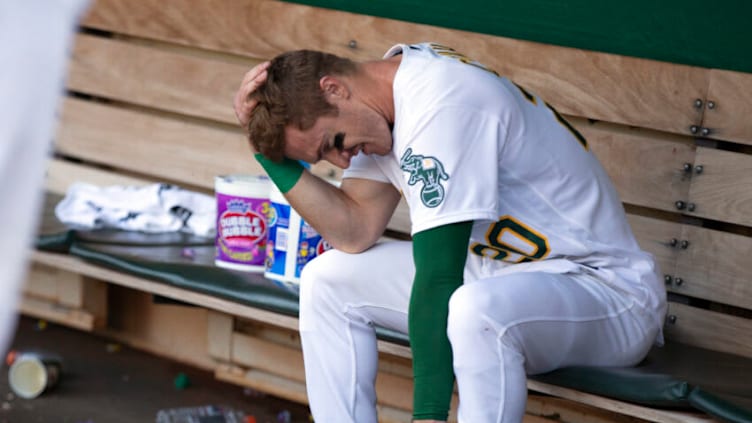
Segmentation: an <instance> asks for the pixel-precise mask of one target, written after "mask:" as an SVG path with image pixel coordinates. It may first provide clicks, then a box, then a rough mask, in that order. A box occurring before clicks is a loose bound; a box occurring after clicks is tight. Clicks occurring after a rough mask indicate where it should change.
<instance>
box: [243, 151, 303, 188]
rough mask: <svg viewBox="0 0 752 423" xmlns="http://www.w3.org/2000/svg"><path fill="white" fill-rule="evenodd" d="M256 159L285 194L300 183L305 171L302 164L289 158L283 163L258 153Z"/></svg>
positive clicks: (283, 160) (284, 159)
mask: <svg viewBox="0 0 752 423" xmlns="http://www.w3.org/2000/svg"><path fill="white" fill-rule="evenodd" d="M254 157H256V160H257V161H258V162H259V164H261V167H263V168H264V170H265V171H266V173H267V175H269V178H271V180H272V182H274V185H276V186H277V188H279V190H280V191H281V192H282V193H283V194H285V193H286V192H288V191H290V190H291V189H292V187H294V186H295V184H297V183H298V181H299V180H300V177H301V176H302V175H303V170H304V169H305V168H304V167H303V165H302V164H300V162H298V161H295V160H292V159H288V158H287V157H285V158H283V159H282V161H281V162H275V161H273V160H271V159H269V158H266V157H264V155H263V154H261V153H256V154H255V155H254Z"/></svg>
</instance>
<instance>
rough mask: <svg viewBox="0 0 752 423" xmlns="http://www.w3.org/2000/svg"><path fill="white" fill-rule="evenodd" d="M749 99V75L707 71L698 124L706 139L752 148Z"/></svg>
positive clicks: (751, 76) (751, 83)
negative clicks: (704, 99) (708, 78)
mask: <svg viewBox="0 0 752 423" xmlns="http://www.w3.org/2000/svg"><path fill="white" fill-rule="evenodd" d="M751 96H752V74H748V73H741V72H731V71H723V70H718V69H713V70H711V71H710V87H709V88H708V98H707V101H706V102H705V115H704V117H703V122H702V126H703V127H706V128H708V129H709V130H710V135H709V137H710V138H715V139H719V140H726V141H735V142H739V143H743V144H748V145H752V119H749V116H752V101H750V97H751ZM711 102H712V107H711Z"/></svg>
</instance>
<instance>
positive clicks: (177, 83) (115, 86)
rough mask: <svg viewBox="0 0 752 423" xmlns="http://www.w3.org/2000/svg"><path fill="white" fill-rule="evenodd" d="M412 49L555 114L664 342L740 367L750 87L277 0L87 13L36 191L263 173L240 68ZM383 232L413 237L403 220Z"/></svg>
mask: <svg viewBox="0 0 752 423" xmlns="http://www.w3.org/2000/svg"><path fill="white" fill-rule="evenodd" d="M420 41H435V42H440V43H442V44H446V45H450V46H453V47H454V48H456V49H457V50H458V51H461V52H463V53H464V54H466V55H467V56H470V57H473V58H475V59H477V60H479V61H481V62H484V63H486V64H487V65H488V66H490V67H492V68H494V69H495V70H497V71H498V72H500V73H502V74H504V75H507V76H509V77H510V78H511V79H513V80H514V81H515V82H517V83H519V84H521V85H523V86H525V87H526V88H527V89H529V90H531V91H534V92H536V93H537V94H539V95H541V96H543V97H544V98H546V99H547V100H548V101H549V102H550V103H551V104H552V105H554V106H555V107H556V108H557V109H558V110H559V111H560V112H562V113H563V114H565V115H566V116H567V118H568V119H570V121H571V122H572V123H573V124H574V125H575V126H576V127H577V128H578V129H579V130H580V131H581V132H582V133H583V134H584V135H585V136H586V137H587V138H588V141H589V144H590V145H591V147H592V150H593V152H594V153H595V154H596V155H597V156H598V157H599V158H600V159H601V161H602V162H603V164H604V167H605V168H606V170H607V171H608V173H609V175H610V176H611V177H612V179H613V180H614V183H615V185H616V187H617V189H618V191H619V193H620V195H621V198H622V200H623V202H624V204H625V208H626V209H627V211H628V215H629V219H630V222H631V224H632V226H633V229H634V231H635V234H636V235H637V237H638V240H639V242H640V244H641V245H642V246H643V247H644V248H645V249H647V250H648V251H650V252H652V253H653V254H654V255H655V256H656V257H657V258H658V261H659V263H660V265H661V268H662V270H663V273H664V274H665V275H666V280H667V289H668V290H669V291H670V292H671V293H672V294H675V295H676V302H672V306H671V310H670V313H671V314H672V316H673V318H672V319H671V323H670V324H669V326H668V328H669V331H668V335H669V337H673V338H674V339H679V340H681V341H684V342H688V343H692V344H696V345H700V346H706V347H711V348H713V349H720V350H723V351H727V352H732V353H737V354H743V355H747V356H752V350H750V348H749V345H752V330H751V329H750V328H751V327H752V326H751V325H750V322H751V321H752V320H750V317H752V313H750V311H749V309H750V308H752V281H750V278H749V276H748V275H749V274H752V262H751V261H750V260H749V259H748V256H749V252H750V251H752V190H750V188H749V187H750V186H752V184H751V183H752V123H750V119H748V116H749V115H750V114H751V113H752V109H751V108H752V106H751V104H752V103H750V102H749V100H748V99H749V98H750V97H751V96H752V75H750V74H744V73H739V72H729V71H719V70H715V69H704V68H696V67H690V66H684V65H676V64H670V63H662V62H656V61H650V60H644V59H638V58H630V57H621V56H616V55H611V54H604V53H597V52H589V51H582V50H576V49H570V48H563V47H556V46H550V45H542V44H537V43H532V42H525V41H519V40H512V39H506V38H501V37H493V36H488V35H481V34H472V33H467V32H463V31H457V30H449V29H445V28H437V27H431V26H427V25H417V24H411V23H407V22H399V21H394V20H389V19H381V18H374V17H369V16H362V15H354V14H350V13H345V12H338V11H332V10H324V9H317V8H313V7H308V6H301V5H296V4H290V3H283V2H278V1H272V0H233V1H230V0H201V1H197V0H173V1H170V2H162V1H158V0H141V1H138V2H132V1H126V0H97V1H96V2H95V3H94V4H93V6H92V8H91V10H90V12H89V14H88V16H87V17H86V18H85V20H84V22H83V27H82V30H81V32H80V34H79V35H78V36H77V39H76V45H75V49H74V51H73V55H72V61H71V64H70V77H69V80H68V89H69V95H68V97H67V99H66V100H65V103H64V105H63V106H64V107H63V112H62V116H61V117H62V121H61V125H60V131H59V133H58V136H57V139H56V142H57V143H56V158H55V159H54V160H53V161H52V162H51V165H50V168H49V172H48V186H49V188H50V189H52V190H53V191H56V192H61V193H62V192H64V190H65V188H66V187H67V186H68V185H69V184H70V183H72V182H74V181H77V180H86V181H89V182H93V183H97V184H101V185H108V184H114V183H124V184H131V183H146V182H149V181H167V182H172V183H177V184H180V185H182V186H185V187H187V188H192V189H197V190H200V191H204V192H212V190H213V178H214V176H215V175H220V174H229V173H261V172H262V171H261V169H260V168H259V166H258V165H257V164H256V162H255V161H254V160H253V159H252V158H251V152H250V149H249V147H248V145H247V142H246V140H245V138H244V135H243V134H242V132H241V131H240V130H239V129H238V128H237V127H236V124H235V117H234V114H233V112H232V108H231V103H232V98H233V95H234V92H235V89H236V87H237V85H238V84H239V82H240V79H241V78H242V76H243V74H244V73H245V71H246V70H247V69H248V68H250V67H251V66H253V65H255V64H256V63H259V62H260V61H262V60H266V59H269V58H271V57H273V56H275V55H277V54H279V53H281V52H283V51H286V50H293V49H301V48H312V49H320V50H326V51H329V52H333V53H336V54H340V55H344V56H348V57H351V58H353V59H357V60H369V59H375V58H379V57H380V56H381V55H382V54H383V52H385V51H386V50H387V49H388V48H389V47H390V46H391V45H393V44H395V43H398V42H420ZM314 171H315V172H316V173H317V174H319V175H321V176H326V177H333V178H338V177H339V176H340V175H341V172H340V171H339V170H337V169H333V168H332V167H331V166H327V165H326V164H321V165H317V166H315V167H314ZM389 228H390V229H391V230H393V231H397V232H402V233H405V232H409V222H408V219H407V214H406V211H405V209H404V206H402V207H401V208H400V209H399V210H398V212H397V213H396V214H395V217H394V218H393V219H392V222H391V223H390V226H389ZM207 326H208V327H214V326H216V325H212V322H211V321H210V322H209V323H208V324H207ZM136 329H138V331H139V332H144V333H146V335H144V336H145V337H146V338H145V339H144V342H148V339H147V338H149V337H151V336H152V335H151V332H149V331H148V330H146V329H144V328H142V327H139V328H136ZM225 332H227V335H231V334H232V333H233V332H232V331H231V330H230V331H229V332H228V331H225ZM209 336H210V337H211V335H209ZM236 347H239V346H238V345H236ZM223 348H224V347H223ZM231 351H232V349H230V347H229V346H228V347H227V348H224V349H223V350H221V351H219V352H218V351H214V354H215V355H216V354H222V355H226V354H230V353H231ZM203 360H204V359H203V358H202V363H203V362H204V361H203ZM223 374H225V375H226V376H227V377H228V378H229V377H231V375H232V372H229V373H228V372H225V373H223Z"/></svg>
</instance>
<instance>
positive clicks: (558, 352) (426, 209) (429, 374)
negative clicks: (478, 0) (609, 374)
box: [235, 43, 666, 423]
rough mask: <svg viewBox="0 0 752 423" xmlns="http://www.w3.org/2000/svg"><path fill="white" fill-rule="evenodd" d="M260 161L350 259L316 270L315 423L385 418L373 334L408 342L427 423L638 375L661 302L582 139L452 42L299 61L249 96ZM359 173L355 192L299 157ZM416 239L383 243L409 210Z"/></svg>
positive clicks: (305, 312)
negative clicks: (587, 369)
mask: <svg viewBox="0 0 752 423" xmlns="http://www.w3.org/2000/svg"><path fill="white" fill-rule="evenodd" d="M235 109H236V114H237V115H238V119H239V121H240V122H241V125H243V126H244V127H246V128H247V129H248V130H249V136H250V140H251V142H252V144H253V147H254V148H255V150H256V151H257V152H259V153H257V154H256V157H257V159H258V160H259V161H260V162H261V164H262V165H263V166H264V168H265V169H266V170H267V172H268V173H269V175H270V177H271V178H272V180H273V181H274V182H275V183H276V184H277V185H278V187H279V188H280V190H281V191H282V192H283V193H284V194H285V196H286V198H287V199H288V201H289V202H290V204H291V205H292V206H293V207H294V208H295V209H296V210H297V211H298V212H299V213H300V214H301V215H302V216H303V217H304V218H305V219H306V221H308V222H309V223H311V225H312V226H313V227H315V228H316V229H317V230H318V231H319V232H320V233H321V234H322V236H323V237H324V238H326V240H327V241H328V242H329V243H330V244H331V245H332V246H333V247H334V248H335V250H331V251H329V252H327V253H326V254H323V255H322V256H320V257H319V258H317V259H315V260H313V261H312V262H311V263H309V264H308V265H307V267H306V268H305V269H304V271H303V275H302V279H301V293H300V333H301V337H302V343H303V354H304V360H305V369H306V384H307V391H308V398H309V401H310V405H311V410H312V413H313V416H314V418H315V419H316V421H318V422H327V423H328V422H357V423H369V422H376V421H377V415H376V407H375V404H376V397H375V389H374V381H375V377H376V372H377V349H376V337H375V334H374V325H379V326H383V327H387V328H390V329H393V330H397V331H400V332H402V333H407V334H409V339H410V344H411V348H412V353H413V373H414V410H413V418H414V421H416V422H439V421H445V420H446V418H447V415H448V410H449V404H450V399H451V395H452V389H453V384H454V381H455V377H456V382H457V387H458V392H459V399H460V403H459V404H460V405H459V410H458V418H459V421H460V422H464V423H482V422H520V421H521V420H522V417H523V414H524V410H525V400H526V397H527V389H526V375H528V374H536V373H542V372H548V371H550V370H554V369H556V368H559V367H563V366H572V365H588V366H629V365H633V364H636V363H637V362H639V361H640V360H641V359H642V358H643V357H644V356H645V354H646V353H647V352H648V350H649V349H650V347H651V345H653V344H654V343H656V342H657V343H660V342H661V341H662V335H661V326H662V322H663V316H664V313H665V308H666V304H665V291H664V287H663V286H662V282H661V279H660V278H659V276H658V271H657V269H656V265H655V262H654V260H653V258H652V257H651V256H650V255H649V254H647V253H645V252H644V251H642V250H641V249H640V248H639V246H638V245H637V243H636V241H635V239H634V236H633V235H632V232H631V229H630V227H629V225H628V223H627V221H626V217H625V213H624V210H623V208H622V205H621V203H620V201H619V199H618V197H617V194H616V192H615V190H614V188H613V186H612V184H611V182H610V181H609V179H608V177H607V175H606V173H605V172H604V170H603V168H602V167H601V166H600V164H599V163H598V161H597V159H596V158H595V156H594V155H593V153H592V152H591V151H590V149H589V147H588V144H587V141H586V140H585V139H584V138H583V137H582V136H581V135H580V134H579V133H578V132H577V131H576V130H575V129H574V128H573V127H572V126H571V125H569V123H567V122H566V121H565V120H564V119H563V118H562V117H561V116H560V115H559V114H558V113H557V112H556V110H554V109H553V108H552V107H551V106H549V105H548V104H547V103H546V102H545V101H544V100H543V99H541V98H539V97H537V96H535V95H534V94H532V93H531V92H529V91H527V90H525V89H524V88H523V87H520V86H517V85H515V84H514V83H513V82H511V81H510V80H508V79H505V78H503V77H500V76H498V75H497V74H496V73H495V72H493V71H492V70H490V69H487V68H485V67H484V66H483V65H481V64H480V63H478V62H475V61H473V60H472V59H470V58H467V57H465V56H463V55H462V54H460V53H458V52H456V51H454V50H452V49H451V48H448V47H444V46H441V45H438V44H431V43H425V44H415V45H404V44H400V45H396V46H394V47H392V48H391V49H390V50H389V51H388V52H387V53H386V55H385V56H384V58H383V59H382V60H375V61H369V62H362V63H356V62H351V61H349V60H347V59H343V58H339V57H336V56H333V55H329V54H325V53H320V52H312V51H297V52H290V53H285V54H282V55H280V56H278V57H277V58H275V59H274V60H272V61H271V63H268V62H267V63H264V64H262V65H259V66H257V67H256V68H254V69H252V70H251V71H249V72H248V74H247V75H246V76H245V78H244V80H243V82H242V83H241V87H240V89H239V90H238V93H237V95H236V98H235ZM299 160H302V161H306V162H310V163H313V162H317V161H319V160H327V161H329V162H331V163H333V164H334V165H336V166H339V167H341V168H343V169H346V170H345V173H344V176H343V181H342V184H341V187H340V188H337V187H334V186H332V185H330V184H328V183H326V182H324V181H322V180H320V179H318V178H316V177H315V176H313V175H312V174H311V173H309V172H308V171H307V170H304V169H303V167H302V166H301V165H300V164H299V163H298V161H299ZM401 196H404V198H405V200H406V201H407V204H408V206H409V210H410V219H411V223H412V229H411V231H412V236H413V239H412V241H411V242H385V243H377V240H378V239H379V237H380V236H381V235H382V233H383V231H384V229H385V227H386V224H387V222H388V220H389V219H390V217H391V215H392V213H393V211H394V209H395V207H396V206H397V203H398V202H399V200H400V197H401Z"/></svg>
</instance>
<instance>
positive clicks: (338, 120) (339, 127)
mask: <svg viewBox="0 0 752 423" xmlns="http://www.w3.org/2000/svg"><path fill="white" fill-rule="evenodd" d="M391 150H392V132H391V130H390V128H389V124H388V123H387V121H386V120H385V119H384V118H383V117H382V116H381V115H379V114H378V113H375V112H374V111H373V110H371V109H369V108H367V107H365V106H363V105H360V104H357V103H352V102H349V103H340V105H339V115H338V116H323V117H320V118H319V119H318V120H317V121H316V123H315V124H314V125H313V127H311V128H310V129H307V130H305V131H301V130H300V129H298V128H294V127H291V126H288V127H287V128H286V129H285V156H286V157H289V158H291V159H295V160H303V161H306V162H308V163H316V162H318V161H319V160H326V161H328V162H330V163H332V164H333V165H335V166H337V167H339V168H341V169H346V168H348V167H349V166H350V160H351V159H352V158H353V157H355V156H356V155H358V154H360V153H364V154H377V155H380V156H383V155H386V154H388V153H389V152H390V151H391Z"/></svg>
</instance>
